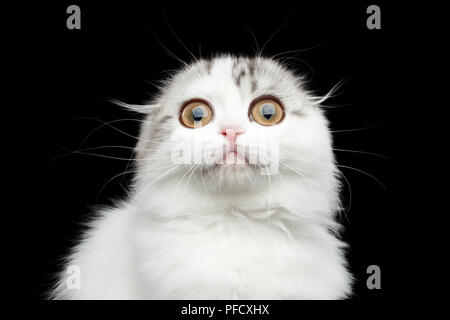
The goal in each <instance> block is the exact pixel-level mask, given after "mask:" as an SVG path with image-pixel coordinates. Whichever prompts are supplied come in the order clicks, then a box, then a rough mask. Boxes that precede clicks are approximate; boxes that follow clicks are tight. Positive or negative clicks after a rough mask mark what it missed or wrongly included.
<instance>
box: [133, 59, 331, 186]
mask: <svg viewBox="0 0 450 320" xmlns="http://www.w3.org/2000/svg"><path fill="white" fill-rule="evenodd" d="M303 84H304V80H303V78H302V77H300V76H297V75H296V74H295V73H294V72H292V71H290V70H289V69H288V68H287V67H285V66H283V65H282V64H280V63H278V62H276V61H274V60H272V59H269V58H263V57H254V58H247V57H233V56H220V57H216V58H213V59H210V60H200V61H196V62H195V63H192V64H191V65H186V66H185V67H184V68H183V69H182V70H180V71H178V72H176V73H175V74H174V75H173V76H172V77H171V78H170V79H168V80H165V82H164V85H163V86H162V88H161V91H160V93H159V95H158V96H157V97H156V98H155V99H154V100H153V102H152V103H151V104H149V105H147V106H128V107H130V108H132V109H134V110H137V111H139V112H143V113H144V114H145V118H144V119H143V122H142V126H141V130H140V135H139V142H138V144H137V146H136V164H137V172H138V174H137V175H136V180H135V182H136V183H135V185H136V188H137V190H139V192H141V193H143V194H145V193H146V192H150V191H151V190H152V188H153V187H155V186H161V185H163V184H166V185H167V184H171V185H172V187H171V188H172V190H173V192H177V190H175V189H177V188H179V190H180V192H183V193H185V188H189V190H191V191H192V190H193V189H197V190H200V191H202V190H203V192H208V193H212V194H240V193H242V192H252V191H255V192H261V191H263V192H265V191H268V190H269V188H272V189H273V188H275V187H276V186H277V183H281V184H283V183H284V184H286V183H290V181H295V182H296V183H306V182H308V183H311V184H320V183H322V182H323V181H328V180H330V176H333V174H334V173H333V171H334V170H335V167H334V157H333V153H332V147H331V136H330V133H329V130H328V124H327V120H326V119H325V117H324V115H323V111H322V110H321V108H320V106H319V105H320V102H321V101H322V98H319V97H316V96H314V95H312V94H311V93H310V92H308V91H307V90H306V89H305V88H304V87H303Z"/></svg>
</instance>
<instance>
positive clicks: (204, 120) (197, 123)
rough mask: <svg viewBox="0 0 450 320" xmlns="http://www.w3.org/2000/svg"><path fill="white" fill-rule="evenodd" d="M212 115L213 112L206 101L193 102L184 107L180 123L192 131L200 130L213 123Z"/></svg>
mask: <svg viewBox="0 0 450 320" xmlns="http://www.w3.org/2000/svg"><path fill="white" fill-rule="evenodd" d="M212 115H213V111H212V109H211V107H210V106H209V104H208V103H207V102H206V101H203V100H191V101H188V102H187V103H185V104H184V106H183V107H182V109H181V113H180V122H181V124H182V125H184V126H185V127H188V128H191V129H195V128H200V127H203V126H206V125H207V124H208V123H209V122H210V121H211V119H212Z"/></svg>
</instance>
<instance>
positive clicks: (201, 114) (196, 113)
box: [192, 107, 205, 122]
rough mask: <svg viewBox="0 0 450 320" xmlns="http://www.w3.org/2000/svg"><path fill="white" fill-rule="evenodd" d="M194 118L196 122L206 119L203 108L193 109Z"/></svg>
mask: <svg viewBox="0 0 450 320" xmlns="http://www.w3.org/2000/svg"><path fill="white" fill-rule="evenodd" d="M192 117H193V118H194V121H195V122H197V121H202V119H203V118H204V117H205V111H204V110H203V108H201V107H196V108H194V109H192Z"/></svg>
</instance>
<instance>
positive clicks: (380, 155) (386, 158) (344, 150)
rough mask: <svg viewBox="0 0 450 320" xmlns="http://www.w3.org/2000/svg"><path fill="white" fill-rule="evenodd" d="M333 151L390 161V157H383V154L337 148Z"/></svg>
mask: <svg viewBox="0 0 450 320" xmlns="http://www.w3.org/2000/svg"><path fill="white" fill-rule="evenodd" d="M333 150H334V151H342V152H352V153H360V154H367V155H372V156H376V157H380V158H382V159H385V160H389V157H387V156H385V155H382V154H378V153H373V152H367V151H360V150H351V149H337V148H333Z"/></svg>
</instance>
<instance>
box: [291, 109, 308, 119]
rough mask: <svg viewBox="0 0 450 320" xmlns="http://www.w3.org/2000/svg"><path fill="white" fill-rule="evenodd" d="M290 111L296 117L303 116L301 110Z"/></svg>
mask: <svg viewBox="0 0 450 320" xmlns="http://www.w3.org/2000/svg"><path fill="white" fill-rule="evenodd" d="M290 113H291V114H293V115H295V116H298V117H303V116H304V115H305V114H304V113H303V112H302V111H301V110H298V109H296V110H292V111H291V112H290Z"/></svg>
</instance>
